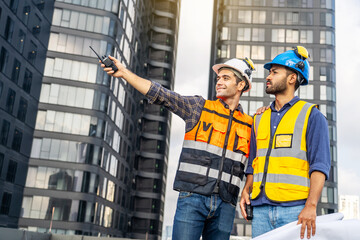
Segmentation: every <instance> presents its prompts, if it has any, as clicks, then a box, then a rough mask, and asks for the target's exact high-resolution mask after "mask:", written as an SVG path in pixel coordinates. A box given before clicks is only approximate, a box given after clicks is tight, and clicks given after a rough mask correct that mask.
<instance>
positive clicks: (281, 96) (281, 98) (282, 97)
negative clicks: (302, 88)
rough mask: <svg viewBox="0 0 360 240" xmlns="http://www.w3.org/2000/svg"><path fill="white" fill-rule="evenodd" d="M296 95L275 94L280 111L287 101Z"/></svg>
mask: <svg viewBox="0 0 360 240" xmlns="http://www.w3.org/2000/svg"><path fill="white" fill-rule="evenodd" d="M294 97H295V95H294V93H292V94H276V95H275V109H276V110H277V111H279V110H280V109H281V108H282V107H283V106H284V105H285V104H286V103H288V102H290V101H291V100H292V99H293V98H294Z"/></svg>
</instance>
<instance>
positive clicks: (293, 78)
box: [288, 73, 297, 84]
mask: <svg viewBox="0 0 360 240" xmlns="http://www.w3.org/2000/svg"><path fill="white" fill-rule="evenodd" d="M288 81H289V83H290V84H295V83H296V81H297V74H296V73H292V74H289V75H288Z"/></svg>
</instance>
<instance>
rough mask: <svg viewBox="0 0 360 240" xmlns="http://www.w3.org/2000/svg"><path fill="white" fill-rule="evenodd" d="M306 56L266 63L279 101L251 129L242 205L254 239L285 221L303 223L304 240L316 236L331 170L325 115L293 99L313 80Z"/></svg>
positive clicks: (300, 52)
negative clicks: (319, 208) (249, 217)
mask: <svg viewBox="0 0 360 240" xmlns="http://www.w3.org/2000/svg"><path fill="white" fill-rule="evenodd" d="M307 58H308V52H307V50H306V49H305V48H304V47H301V46H298V47H296V48H294V49H293V50H289V51H286V52H285V53H282V54H279V55H278V56H276V57H275V58H274V59H273V60H272V61H271V62H269V63H267V64H265V65H264V68H266V69H268V70H269V75H268V76H267V78H266V93H268V94H274V95H275V101H274V102H273V103H272V104H271V106H270V108H269V109H267V110H266V111H265V112H264V113H262V114H260V115H256V116H255V118H254V124H253V126H252V130H251V143H250V154H249V162H248V167H247V170H246V173H245V174H246V175H247V179H246V183H245V187H244V189H243V192H242V194H241V200H240V207H241V212H242V215H243V216H244V218H245V219H247V214H246V211H245V203H246V204H250V197H249V194H250V192H251V193H252V195H251V205H252V206H253V208H254V210H253V211H254V212H253V221H252V236H253V237H256V236H259V235H261V234H263V233H266V232H268V231H271V230H272V229H275V228H278V227H281V226H283V225H285V224H287V223H290V222H293V221H298V224H301V225H302V226H301V231H300V237H301V239H302V238H304V234H305V230H306V229H307V238H310V237H311V235H312V236H314V235H315V230H316V226H315V220H316V207H317V203H318V200H319V198H320V195H321V191H322V189H323V186H324V182H325V180H326V179H327V178H328V176H329V171H330V166H331V164H330V146H329V136H328V126H327V121H326V119H325V117H324V116H323V115H322V114H321V112H320V111H319V110H318V109H317V108H316V106H315V105H314V104H310V103H307V102H305V101H301V100H300V99H299V98H298V97H297V96H295V91H296V89H297V88H298V87H299V86H300V85H307V84H308V82H309V69H310V65H309V61H308V59H307Z"/></svg>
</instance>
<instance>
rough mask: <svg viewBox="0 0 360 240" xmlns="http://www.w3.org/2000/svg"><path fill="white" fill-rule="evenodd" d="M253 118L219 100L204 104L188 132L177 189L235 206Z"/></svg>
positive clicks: (176, 181) (175, 183)
mask: <svg viewBox="0 0 360 240" xmlns="http://www.w3.org/2000/svg"><path fill="white" fill-rule="evenodd" d="M251 125H252V118H251V117H250V116H248V115H246V114H243V113H241V112H240V111H238V110H235V111H230V110H229V109H228V108H226V107H225V106H224V105H223V104H222V103H221V102H220V100H216V101H210V100H207V101H205V105H204V107H203V110H202V113H201V116H200V119H199V121H198V123H197V124H196V125H195V127H194V128H193V129H192V130H190V131H188V132H186V134H185V138H184V144H183V149H182V152H181V155H180V160H179V166H178V170H177V173H176V177H175V182H174V189H175V190H178V191H189V192H194V193H199V194H203V195H210V194H212V193H213V192H214V190H215V191H218V193H219V195H220V197H221V198H222V199H223V200H224V201H226V202H232V203H233V204H236V201H237V197H238V194H239V190H240V181H241V180H242V178H243V176H244V168H245V165H246V162H247V157H248V155H249V147H250V134H251Z"/></svg>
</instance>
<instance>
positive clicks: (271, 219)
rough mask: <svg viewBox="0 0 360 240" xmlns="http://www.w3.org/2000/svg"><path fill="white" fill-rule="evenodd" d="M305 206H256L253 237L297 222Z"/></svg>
mask: <svg viewBox="0 0 360 240" xmlns="http://www.w3.org/2000/svg"><path fill="white" fill-rule="evenodd" d="M304 206H305V205H299V206H294V207H281V206H271V205H262V206H254V211H253V220H252V229H251V230H252V237H253V238H254V237H257V236H259V235H261V234H264V233H266V232H269V231H271V230H273V229H275V228H279V227H281V226H284V225H286V224H288V223H290V222H293V221H297V220H298V216H299V214H300V212H301V211H302V210H303V208H304Z"/></svg>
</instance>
